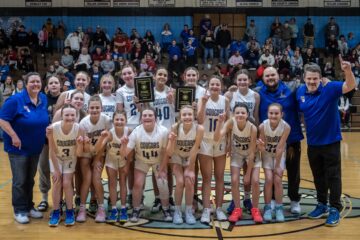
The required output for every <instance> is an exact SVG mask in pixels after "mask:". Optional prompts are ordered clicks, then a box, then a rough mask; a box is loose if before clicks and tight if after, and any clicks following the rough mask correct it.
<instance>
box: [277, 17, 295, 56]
mask: <svg viewBox="0 0 360 240" xmlns="http://www.w3.org/2000/svg"><path fill="white" fill-rule="evenodd" d="M292 36H293V31H292V29H291V28H290V26H289V22H288V21H285V23H284V25H282V27H281V40H282V47H281V49H280V50H282V49H285V48H286V47H287V46H289V45H290V43H291V38H292Z"/></svg>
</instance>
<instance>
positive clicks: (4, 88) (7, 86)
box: [0, 76, 15, 102]
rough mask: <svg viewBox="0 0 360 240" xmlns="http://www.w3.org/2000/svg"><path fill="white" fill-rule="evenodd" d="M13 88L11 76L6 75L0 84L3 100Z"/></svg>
mask: <svg viewBox="0 0 360 240" xmlns="http://www.w3.org/2000/svg"><path fill="white" fill-rule="evenodd" d="M14 90H15V86H14V83H13V80H12V77H11V76H7V77H6V79H5V82H4V83H1V84H0V91H1V93H2V96H3V102H5V100H6V99H8V98H9V97H10V96H11V95H12V93H13V91H14Z"/></svg>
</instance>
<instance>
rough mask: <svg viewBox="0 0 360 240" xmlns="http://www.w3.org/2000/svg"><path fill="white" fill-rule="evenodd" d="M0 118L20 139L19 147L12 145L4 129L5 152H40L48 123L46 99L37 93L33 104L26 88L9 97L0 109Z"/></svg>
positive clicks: (27, 154)
mask: <svg viewBox="0 0 360 240" xmlns="http://www.w3.org/2000/svg"><path fill="white" fill-rule="evenodd" d="M0 119H2V120H5V121H7V122H9V123H10V125H11V127H12V128H13V129H14V131H15V132H16V134H17V135H18V137H19V139H20V141H21V149H19V148H16V147H14V146H13V145H12V141H11V137H10V136H9V135H8V134H7V133H6V132H5V131H4V149H5V152H8V153H12V154H17V155H23V156H32V155H38V154H40V153H41V150H42V148H43V145H44V142H45V133H46V127H47V126H48V125H49V116H48V110H47V99H46V96H45V95H44V94H42V93H40V94H39V104H38V105H37V106H35V105H34V104H33V103H32V102H31V100H30V97H29V94H28V92H27V91H26V90H24V91H22V92H20V93H18V94H15V95H13V96H11V97H9V98H8V99H7V100H6V101H5V103H4V105H3V107H2V108H1V110H0Z"/></svg>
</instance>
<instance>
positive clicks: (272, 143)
mask: <svg viewBox="0 0 360 240" xmlns="http://www.w3.org/2000/svg"><path fill="white" fill-rule="evenodd" d="M282 117H283V113H282V107H281V105H280V104H277V103H273V104H271V105H270V106H269V108H268V119H267V120H265V121H264V122H263V123H262V124H261V125H260V126H259V131H260V138H259V140H258V148H259V150H260V151H261V157H262V166H263V169H264V172H265V186H264V193H265V207H264V216H263V217H264V220H265V221H267V222H269V221H271V220H272V210H271V206H270V202H271V197H272V193H273V190H272V189H273V186H274V188H275V191H274V193H275V201H276V205H275V215H276V221H277V222H283V221H284V214H283V205H282V200H283V186H282V176H283V172H284V169H285V155H286V153H285V152H286V140H287V138H288V136H289V133H290V126H289V125H288V124H287V123H286V122H285V121H284V120H283V119H282Z"/></svg>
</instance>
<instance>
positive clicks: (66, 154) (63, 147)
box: [52, 121, 79, 161]
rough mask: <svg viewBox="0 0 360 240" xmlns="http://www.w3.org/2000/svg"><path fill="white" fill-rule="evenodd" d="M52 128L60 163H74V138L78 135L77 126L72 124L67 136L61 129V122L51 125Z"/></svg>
mask: <svg viewBox="0 0 360 240" xmlns="http://www.w3.org/2000/svg"><path fill="white" fill-rule="evenodd" d="M52 126H53V137H54V141H55V147H56V150H57V154H56V156H57V157H58V159H59V160H61V161H73V160H75V161H76V138H77V136H78V133H79V124H78V123H74V125H73V127H72V129H71V131H70V132H69V133H68V134H64V132H63V130H62V129H61V121H59V122H55V123H53V124H52Z"/></svg>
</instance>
